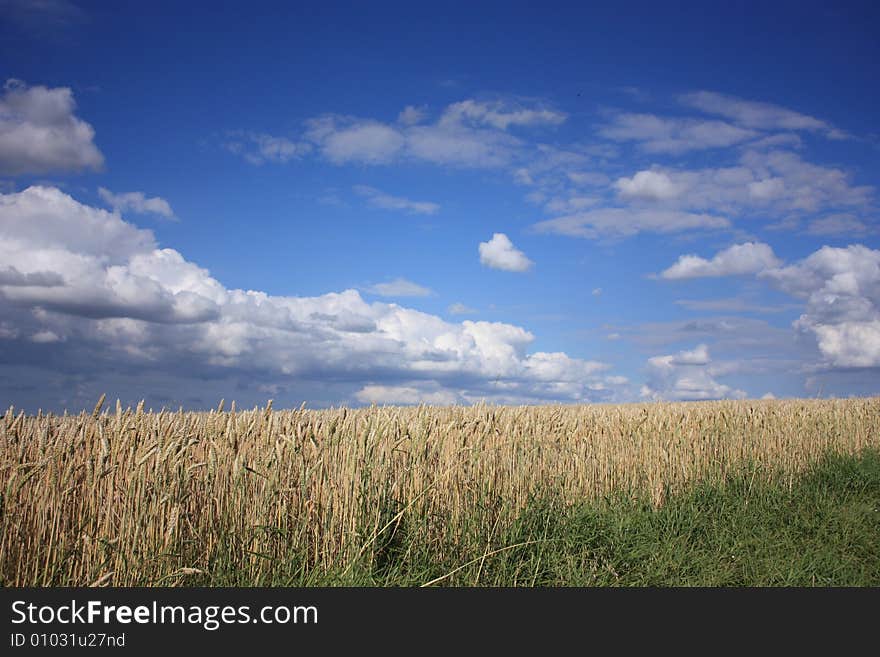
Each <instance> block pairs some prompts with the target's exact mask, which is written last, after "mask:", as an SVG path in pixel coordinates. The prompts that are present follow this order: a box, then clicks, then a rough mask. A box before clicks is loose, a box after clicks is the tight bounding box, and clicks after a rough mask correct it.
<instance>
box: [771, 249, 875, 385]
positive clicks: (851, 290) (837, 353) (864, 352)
mask: <svg viewBox="0 0 880 657" xmlns="http://www.w3.org/2000/svg"><path fill="white" fill-rule="evenodd" d="M760 276H761V278H763V279H765V280H767V281H769V282H770V283H772V284H773V285H774V286H776V287H778V288H779V289H781V290H782V291H783V292H786V293H787V294H790V295H792V296H794V297H797V298H801V299H805V300H806V303H807V306H806V312H805V313H804V314H803V315H801V317H800V318H799V319H798V320H797V321H796V322H795V324H794V326H795V328H796V329H799V330H801V331H804V332H806V333H811V334H813V335H814V336H815V338H816V342H817V345H818V347H819V351H820V352H821V353H822V356H823V357H824V358H825V360H826V362H827V364H828V365H829V366H831V367H841V368H845V367H880V251H878V250H874V249H870V248H868V247H866V246H863V245H861V244H853V245H850V246H848V247H846V248H833V247H829V246H824V247H822V248H821V249H819V250H818V251H816V252H815V253H813V254H811V255H810V256H808V257H807V258H805V259H804V260H801V261H800V262H797V263H794V264H792V265H788V266H785V267H779V268H776V269H770V270H767V271H765V272H762V273H761V274H760Z"/></svg>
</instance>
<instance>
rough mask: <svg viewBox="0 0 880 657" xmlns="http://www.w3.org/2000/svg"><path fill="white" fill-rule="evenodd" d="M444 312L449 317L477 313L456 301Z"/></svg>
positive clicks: (475, 310) (474, 309)
mask: <svg viewBox="0 0 880 657" xmlns="http://www.w3.org/2000/svg"><path fill="white" fill-rule="evenodd" d="M446 312H448V313H449V314H450V315H474V314H476V313H477V309H476V308H471V307H470V306H466V305H464V304H463V303H460V302H458V301H456V302H455V303H453V304H451V305H450V306H449V308H447V309H446Z"/></svg>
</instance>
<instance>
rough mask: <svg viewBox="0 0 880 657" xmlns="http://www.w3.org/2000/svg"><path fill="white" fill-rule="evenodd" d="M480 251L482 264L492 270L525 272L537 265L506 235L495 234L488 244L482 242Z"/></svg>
mask: <svg viewBox="0 0 880 657" xmlns="http://www.w3.org/2000/svg"><path fill="white" fill-rule="evenodd" d="M479 250H480V263H482V264H483V265H485V266H487V267H491V268H492V269H503V270H504V271H515V272H524V271H528V270H529V269H531V268H532V266H533V265H534V264H535V263H533V262H532V261H531V260H529V259H528V258H527V257H526V254H525V253H523V252H522V251H520V250H519V249H517V248H516V247H515V246H514V245H513V242H511V241H510V239H509V238H508V237H507V235H505V234H504V233H495V234H494V235H492V239H490V240H489V241H488V242H480V249H479Z"/></svg>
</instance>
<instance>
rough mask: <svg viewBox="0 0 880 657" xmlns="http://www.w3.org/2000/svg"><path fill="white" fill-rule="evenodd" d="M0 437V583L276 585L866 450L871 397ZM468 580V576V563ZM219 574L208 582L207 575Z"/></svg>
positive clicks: (123, 424) (182, 417)
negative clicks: (593, 503)
mask: <svg viewBox="0 0 880 657" xmlns="http://www.w3.org/2000/svg"><path fill="white" fill-rule="evenodd" d="M103 401H104V399H103V398H102V400H101V402H99V404H98V406H97V407H96V408H95V410H94V412H92V413H88V412H84V413H82V414H80V415H76V416H71V415H64V416H58V415H46V414H38V415H37V416H26V415H25V414H24V413H21V412H17V411H16V410H15V409H12V408H10V409H9V410H8V411H7V412H6V413H5V415H4V418H3V421H2V422H0V472H2V475H0V476H2V481H0V491H2V507H0V514H2V517H0V526H2V544H0V575H2V581H3V584H4V585H5V586H58V585H113V586H133V585H138V586H153V585H160V586H170V585H188V584H191V583H193V582H196V583H206V582H207V583H211V582H212V581H215V580H216V577H218V573H219V572H221V571H222V572H227V571H229V570H230V569H234V571H235V573H236V576H237V577H238V578H239V579H238V580H236V581H242V579H243V581H246V582H249V583H250V584H252V585H261V584H265V583H271V582H274V581H275V580H274V579H273V572H276V571H277V569H278V567H279V564H280V563H282V562H285V563H288V564H289V562H290V561H291V560H292V559H296V560H297V564H298V565H297V568H299V569H300V571H301V572H303V573H322V572H329V571H335V572H342V573H343V574H344V573H345V571H346V570H347V569H349V568H354V567H363V566H364V564H366V565H367V566H369V565H370V564H374V563H376V562H377V560H380V559H382V558H383V550H384V551H385V552H387V549H388V545H389V537H392V538H393V537H394V536H395V535H397V536H399V535H400V532H401V531H402V529H401V528H402V527H405V528H406V536H407V540H408V541H410V543H409V545H413V544H414V543H415V542H418V544H420V545H423V546H429V548H430V549H431V550H432V551H434V552H435V553H437V554H438V555H442V553H443V552H444V551H448V552H450V554H453V553H454V552H455V550H456V544H457V542H459V541H462V540H465V538H464V536H465V534H464V532H463V530H462V528H463V527H467V529H468V534H467V535H468V536H471V537H473V536H475V535H476V536H484V537H486V541H487V544H488V543H489V542H490V539H491V538H492V536H493V533H494V532H497V531H498V527H499V526H502V525H504V524H505V523H509V522H510V521H511V519H512V518H514V517H515V516H516V514H517V512H518V511H519V510H521V509H522V508H524V507H525V506H526V505H527V504H528V503H529V501H530V500H532V499H535V498H541V497H547V496H552V497H553V498H554V499H556V500H559V501H561V502H562V503H568V504H575V503H579V502H582V501H584V500H601V499H603V498H606V497H608V496H610V495H621V494H622V495H632V496H642V497H644V498H645V499H648V500H650V502H651V503H652V504H653V505H654V506H656V507H661V506H662V505H663V503H664V500H665V499H666V497H667V496H669V495H671V494H674V493H676V492H677V491H681V490H684V489H685V488H687V487H688V486H689V485H691V484H693V483H694V482H698V481H702V482H705V481H716V480H717V481H721V480H723V479H724V477H725V476H727V475H729V474H731V473H735V472H741V471H743V469H748V470H749V472H751V473H752V476H753V477H754V478H756V479H758V480H760V479H769V478H770V477H774V476H776V477H778V476H779V475H780V474H781V475H782V476H790V477H794V476H796V475H797V473H799V472H801V471H803V470H804V469H805V468H807V467H809V466H810V465H811V464H812V463H815V462H816V461H817V460H818V459H820V458H821V457H822V456H823V455H825V454H827V453H829V452H833V453H840V454H857V453H859V452H860V451H861V450H864V449H866V448H877V447H880V398H861V399H848V400H785V401H723V402H699V403H654V404H631V405H592V406H536V407H501V406H489V405H477V406H471V407H431V406H418V407H376V406H373V407H370V408H362V409H356V410H352V409H346V408H339V409H330V410H307V409H305V408H300V409H293V410H273V409H272V407H271V402H270V403H269V404H268V405H267V407H265V408H255V409H252V410H244V411H242V410H236V409H235V407H234V405H233V406H232V408H231V409H229V410H224V408H223V404H222V403H221V404H220V406H219V408H218V409H216V410H213V411H210V412H183V411H179V412H171V411H167V410H163V411H160V412H152V411H145V410H144V408H143V404H140V405H139V406H138V407H137V408H122V407H121V406H120V405H119V403H117V405H116V408H115V410H112V408H111V409H110V410H104V409H103V408H102V404H103ZM481 565H482V564H481ZM212 578H213V579H212Z"/></svg>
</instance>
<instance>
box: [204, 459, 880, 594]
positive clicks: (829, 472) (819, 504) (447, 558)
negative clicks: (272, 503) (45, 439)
mask: <svg viewBox="0 0 880 657" xmlns="http://www.w3.org/2000/svg"><path fill="white" fill-rule="evenodd" d="M755 480H756V478H755V477H753V476H751V475H750V474H749V473H748V472H743V473H742V474H741V475H740V476H738V477H736V478H731V479H728V480H727V482H726V484H724V485H717V484H715V485H709V484H703V485H699V486H697V487H695V488H693V489H691V490H690V491H689V492H688V493H687V494H684V495H679V496H677V497H672V498H670V499H668V500H667V502H666V504H665V505H664V506H663V507H662V508H660V509H655V508H653V507H652V506H651V504H650V503H649V502H648V501H647V500H638V499H632V498H627V497H622V496H618V497H615V498H613V499H606V500H604V501H603V502H601V503H598V504H595V503H594V504H584V505H577V506H567V507H566V506H562V505H560V504H558V503H557V502H556V501H554V500H553V499H552V497H543V498H540V499H537V498H536V499H535V500H534V501H533V502H532V503H531V504H530V505H529V506H528V507H527V508H526V509H525V510H523V511H522V512H521V513H519V514H518V515H516V516H515V517H514V519H513V521H512V522H507V524H506V526H501V525H502V521H501V519H502V518H504V517H505V515H504V514H503V513H501V512H500V511H501V510H500V509H498V508H492V505H491V504H487V505H486V506H484V507H482V508H480V509H474V512H473V514H472V517H471V518H470V519H469V521H468V522H467V523H464V524H463V525H461V526H459V527H450V528H448V531H447V533H446V539H445V540H444V541H443V542H442V543H438V544H434V545H425V544H423V543H420V542H419V541H418V538H417V537H418V536H419V535H421V534H422V533H421V532H420V531H419V526H418V525H419V523H421V522H426V520H425V519H413V518H407V517H406V515H405V514H404V515H403V516H402V517H401V518H400V522H399V523H393V524H392V525H391V526H389V528H388V529H387V530H386V531H385V532H383V533H382V534H381V535H380V536H379V537H378V538H377V540H376V541H374V542H373V543H372V544H371V545H370V546H369V549H368V550H366V551H365V552H364V554H363V556H362V557H361V559H359V560H358V561H357V562H354V563H349V564H343V565H341V566H340V567H339V569H337V570H336V571H334V572H320V573H318V572H309V570H308V567H307V566H306V565H305V564H306V562H307V559H304V558H298V557H297V556H296V555H291V557H290V559H289V560H287V561H285V562H284V563H278V564H276V565H277V568H275V569H273V574H272V576H271V578H270V579H269V580H267V581H262V582H252V581H251V582H247V581H241V579H240V578H238V577H237V576H236V573H235V569H234V567H230V566H229V564H232V563H234V560H232V559H225V558H223V554H222V550H221V551H220V553H218V561H217V563H216V566H217V567H215V568H213V569H211V571H210V572H211V576H210V577H208V578H206V580H205V581H203V582H201V583H203V584H208V585H228V586H254V585H288V586H303V585H305V586H338V585H347V586H415V585H421V584H424V583H426V582H430V581H432V580H438V581H437V582H436V584H437V585H446V586H449V585H452V586H474V585H478V586H535V585H536V586H877V585H880V452H878V451H867V452H864V453H863V454H861V455H860V456H837V455H829V456H828V457H826V458H825V459H824V460H823V461H822V462H821V463H819V464H818V465H816V466H815V467H814V468H812V469H811V470H810V471H809V472H807V473H805V474H803V475H801V476H800V477H797V478H795V479H792V480H790V479H788V478H783V477H780V478H779V479H778V480H776V481H774V482H772V483H763V484H756V483H754V481H755ZM394 515H395V514H394V513H393V509H389V511H388V517H389V520H391V519H393V518H394ZM440 520H441V521H442V519H440ZM221 564H225V566H221ZM189 583H191V584H192V583H194V582H189Z"/></svg>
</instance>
